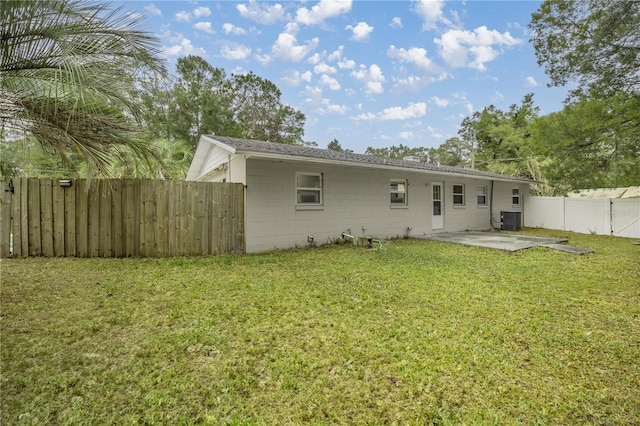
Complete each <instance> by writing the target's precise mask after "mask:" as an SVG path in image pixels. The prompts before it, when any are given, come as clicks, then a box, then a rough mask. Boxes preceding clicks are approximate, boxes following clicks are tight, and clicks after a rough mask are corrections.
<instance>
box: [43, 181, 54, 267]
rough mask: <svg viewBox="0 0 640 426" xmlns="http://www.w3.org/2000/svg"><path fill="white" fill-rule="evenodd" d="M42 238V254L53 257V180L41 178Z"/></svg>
mask: <svg viewBox="0 0 640 426" xmlns="http://www.w3.org/2000/svg"><path fill="white" fill-rule="evenodd" d="M40 232H41V234H40V238H41V239H42V249H41V251H42V255H43V256H46V257H53V256H54V253H53V180H52V179H40Z"/></svg>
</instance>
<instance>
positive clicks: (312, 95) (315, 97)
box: [304, 86, 322, 104]
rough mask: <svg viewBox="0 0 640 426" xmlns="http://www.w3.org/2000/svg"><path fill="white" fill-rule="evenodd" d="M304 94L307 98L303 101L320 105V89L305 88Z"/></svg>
mask: <svg viewBox="0 0 640 426" xmlns="http://www.w3.org/2000/svg"><path fill="white" fill-rule="evenodd" d="M304 92H305V94H306V96H307V98H306V99H305V100H304V101H305V102H308V103H313V104H321V103H322V89H321V88H319V87H312V86H305V87H304Z"/></svg>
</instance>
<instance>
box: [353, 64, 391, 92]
mask: <svg viewBox="0 0 640 426" xmlns="http://www.w3.org/2000/svg"><path fill="white" fill-rule="evenodd" d="M351 76H352V77H354V78H355V79H356V80H358V81H361V82H362V83H364V85H365V89H364V91H365V93H367V94H378V93H382V92H384V88H383V87H382V83H383V82H384V81H385V78H384V75H382V70H381V69H380V67H379V66H378V65H376V64H373V65H371V66H370V67H369V68H368V69H367V67H366V66H364V65H360V69H358V70H357V71H352V72H351Z"/></svg>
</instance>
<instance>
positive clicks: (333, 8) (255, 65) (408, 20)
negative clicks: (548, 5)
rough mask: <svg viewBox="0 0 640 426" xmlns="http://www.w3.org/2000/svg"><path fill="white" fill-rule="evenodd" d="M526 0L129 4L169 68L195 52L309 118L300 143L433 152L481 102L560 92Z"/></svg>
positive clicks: (552, 97) (540, 100) (499, 103)
mask: <svg viewBox="0 0 640 426" xmlns="http://www.w3.org/2000/svg"><path fill="white" fill-rule="evenodd" d="M539 4H540V2H531V1H471V0H468V1H452V2H445V1H437V0H436V1H358V0H354V1H348V0H321V1H319V2H318V1H280V2H272V1H270V2H263V1H255V0H248V1H163V0H153V1H129V2H126V3H124V7H125V10H129V11H134V12H138V13H141V14H144V15H145V16H146V17H147V19H146V20H145V23H144V25H145V28H146V29H147V30H148V31H151V32H153V33H154V34H156V35H157V37H158V38H159V40H160V43H161V45H162V46H163V55H164V56H165V57H166V58H167V60H168V64H169V67H170V68H171V69H173V67H174V65H175V61H176V59H177V58H178V57H180V56H185V55H189V54H191V55H199V56H202V57H203V58H204V59H206V60H207V61H208V62H209V63H210V64H211V65H213V66H215V67H219V68H224V70H225V71H226V72H227V74H231V73H247V72H249V71H253V72H254V73H255V74H257V75H259V76H261V77H263V78H266V79H269V80H271V81H272V82H273V83H275V84H276V85H277V86H278V88H279V89H280V90H281V91H282V97H281V100H282V102H283V103H285V104H289V105H291V106H292V107H294V108H296V109H298V110H300V111H302V112H303V113H304V114H305V115H306V117H307V120H306V126H305V135H304V140H306V141H315V142H317V144H318V146H319V147H321V148H324V147H326V146H327V144H328V143H329V142H330V141H331V140H333V139H334V138H335V139H338V141H339V142H340V143H341V145H342V146H343V148H349V149H352V150H354V151H355V152H359V153H363V152H364V151H365V150H366V148H367V147H369V146H372V147H374V148H381V147H388V146H391V145H399V144H403V145H407V146H410V147H419V146H422V147H437V146H438V145H440V144H441V143H443V142H444V141H445V140H446V139H448V138H450V137H453V136H456V135H457V131H458V129H459V126H460V123H461V121H462V119H463V118H464V117H466V116H469V115H471V114H472V113H473V112H474V111H477V110H481V109H482V108H484V107H486V106H488V105H491V104H493V105H495V106H496V107H498V108H500V109H503V110H506V109H508V108H509V105H511V104H514V103H515V104H519V103H520V102H521V100H522V98H523V96H524V95H525V94H526V93H529V92H533V93H535V96H534V101H535V104H536V105H537V106H538V107H540V109H541V113H542V114H547V113H550V112H553V111H557V110H559V109H561V108H562V100H563V99H564V98H565V96H566V93H567V90H566V89H564V88H548V87H547V83H548V81H549V80H548V78H547V77H546V75H545V74H544V70H543V69H542V68H541V67H539V66H538V65H537V63H536V58H535V54H534V50H533V48H532V46H531V44H530V43H529V41H528V40H529V38H530V31H529V30H528V29H527V25H528V23H529V20H530V17H531V14H532V13H533V12H534V11H535V10H536V9H537V8H538V6H539Z"/></svg>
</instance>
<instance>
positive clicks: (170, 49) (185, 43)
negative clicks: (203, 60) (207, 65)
mask: <svg viewBox="0 0 640 426" xmlns="http://www.w3.org/2000/svg"><path fill="white" fill-rule="evenodd" d="M178 37H180V40H179V41H178V42H177V44H175V45H173V46H163V48H162V53H163V54H164V55H165V56H167V57H172V56H187V55H196V56H205V55H206V54H207V52H206V51H205V50H204V49H202V48H201V47H194V46H193V44H191V40H189V39H188V38H184V37H183V36H182V35H181V34H179V35H178Z"/></svg>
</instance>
